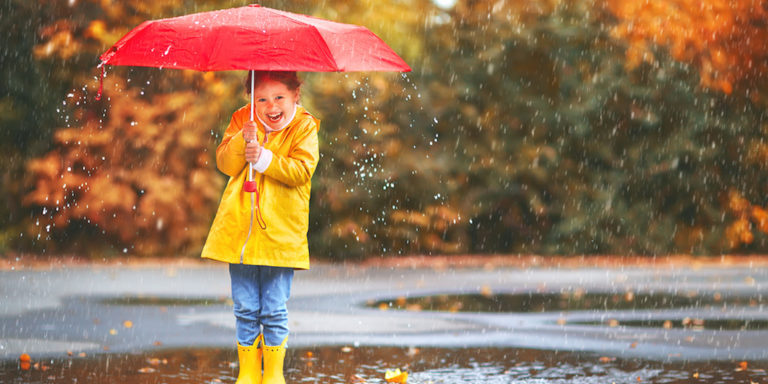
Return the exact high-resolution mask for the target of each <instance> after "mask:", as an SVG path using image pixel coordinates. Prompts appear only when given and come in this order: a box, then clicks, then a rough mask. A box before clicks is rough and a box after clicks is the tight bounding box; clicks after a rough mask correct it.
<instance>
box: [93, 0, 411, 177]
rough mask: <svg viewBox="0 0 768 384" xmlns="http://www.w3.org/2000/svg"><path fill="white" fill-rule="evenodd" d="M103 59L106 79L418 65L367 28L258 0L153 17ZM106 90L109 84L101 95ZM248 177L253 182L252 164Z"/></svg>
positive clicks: (399, 68)
mask: <svg viewBox="0 0 768 384" xmlns="http://www.w3.org/2000/svg"><path fill="white" fill-rule="evenodd" d="M100 59H101V64H100V65H99V66H100V67H101V68H102V78H103V75H104V67H103V66H104V65H135V66H144V67H157V68H179V69H195V70H198V71H222V70H266V71H320V72H335V71H400V72H409V71H410V70H411V68H410V67H409V66H408V64H406V63H405V62H404V61H403V59H401V58H400V57H399V56H398V55H397V54H396V53H395V52H394V51H392V49H391V48H389V47H388V46H387V45H386V44H385V43H384V42H383V41H382V40H381V39H380V38H378V37H377V36H376V35H374V34H373V33H372V32H371V31H369V30H368V29H367V28H365V27H361V26H357V25H351V24H342V23H336V22H332V21H328V20H323V19H318V18H315V17H310V16H305V15H299V14H295V13H290V12H284V11H278V10H275V9H271V8H267V7H262V6H259V5H255V4H254V5H250V6H247V7H240V8H231V9H224V10H220V11H212V12H201V13H195V14H191V15H186V16H180V17H174V18H169V19H160V20H152V21H146V22H144V23H142V24H141V25H139V26H138V27H136V28H134V29H133V30H131V31H130V32H129V33H128V34H127V35H125V36H123V38H121V39H120V40H119V41H118V42H117V43H115V45H113V46H112V47H111V48H109V49H108V50H107V51H106V52H104V53H103V54H102V55H101V56H100ZM251 86H252V87H253V84H251ZM100 95H101V87H100V89H99V96H97V98H99V97H100ZM251 97H253V92H251ZM251 120H253V100H251ZM248 180H249V181H250V180H252V169H251V171H250V172H249V177H248ZM252 189H253V190H255V185H254V183H251V182H249V183H246V190H247V191H249V192H253V191H252Z"/></svg>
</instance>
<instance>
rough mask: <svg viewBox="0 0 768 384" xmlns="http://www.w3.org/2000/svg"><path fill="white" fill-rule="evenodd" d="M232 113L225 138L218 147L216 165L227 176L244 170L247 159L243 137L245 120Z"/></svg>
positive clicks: (232, 175) (233, 175) (235, 174)
mask: <svg viewBox="0 0 768 384" xmlns="http://www.w3.org/2000/svg"><path fill="white" fill-rule="evenodd" d="M236 115H237V114H236V113H235V114H233V115H232V120H231V121H230V122H229V126H228V127H227V130H226V131H225V132H224V138H223V139H222V140H221V144H219V147H218V148H216V167H217V168H219V170H220V171H221V172H222V173H224V174H225V175H227V176H231V177H235V176H237V175H238V174H240V172H241V171H242V170H243V168H244V167H245V165H246V161H245V139H243V122H242V121H240V119H237V117H236Z"/></svg>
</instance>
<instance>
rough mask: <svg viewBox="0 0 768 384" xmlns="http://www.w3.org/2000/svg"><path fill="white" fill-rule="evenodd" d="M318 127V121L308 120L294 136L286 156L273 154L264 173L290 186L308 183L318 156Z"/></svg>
mask: <svg viewBox="0 0 768 384" xmlns="http://www.w3.org/2000/svg"><path fill="white" fill-rule="evenodd" d="M318 128H319V121H317V120H316V119H312V120H310V122H309V123H308V124H307V125H306V126H304V127H303V129H302V130H301V132H300V133H299V134H298V135H297V136H296V140H295V141H294V144H293V146H292V148H291V151H290V152H289V153H288V154H287V155H286V156H281V155H278V154H274V155H273V157H272V162H270V163H269V167H267V169H266V170H265V171H264V175H265V176H268V177H271V178H273V179H275V180H277V181H279V182H281V183H283V184H286V185H288V186H291V187H297V186H300V185H304V184H306V183H308V182H309V180H310V179H312V174H314V173H315V168H316V167H317V161H318V159H319V158H320V150H319V149H318V139H317V130H318Z"/></svg>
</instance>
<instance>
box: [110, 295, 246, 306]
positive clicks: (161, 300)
mask: <svg viewBox="0 0 768 384" xmlns="http://www.w3.org/2000/svg"><path fill="white" fill-rule="evenodd" d="M99 303H101V304H104V305H121V306H159V307H174V306H209V305H228V304H232V302H231V301H230V300H229V299H228V298H210V297H199V298H179V297H161V296H123V297H110V298H106V299H103V300H100V301H99Z"/></svg>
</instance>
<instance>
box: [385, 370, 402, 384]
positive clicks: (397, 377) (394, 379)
mask: <svg viewBox="0 0 768 384" xmlns="http://www.w3.org/2000/svg"><path fill="white" fill-rule="evenodd" d="M384 380H386V381H387V383H400V384H405V383H406V382H407V381H408V372H401V371H400V368H397V369H395V370H393V371H391V370H389V369H388V370H387V371H386V372H385V373H384Z"/></svg>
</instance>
